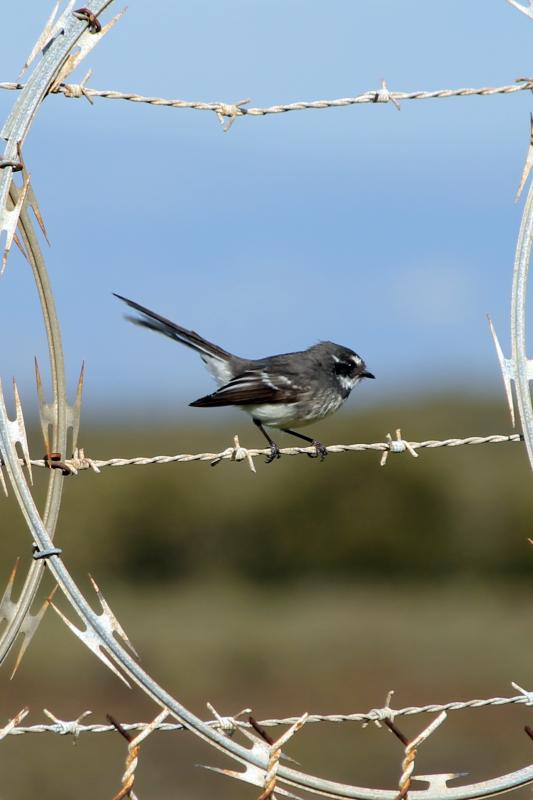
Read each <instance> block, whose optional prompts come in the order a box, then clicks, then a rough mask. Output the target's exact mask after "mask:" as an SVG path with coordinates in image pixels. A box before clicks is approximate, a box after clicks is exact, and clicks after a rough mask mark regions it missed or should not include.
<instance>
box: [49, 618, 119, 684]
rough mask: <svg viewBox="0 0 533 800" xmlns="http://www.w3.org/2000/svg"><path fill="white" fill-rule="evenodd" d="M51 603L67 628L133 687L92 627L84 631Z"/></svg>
mask: <svg viewBox="0 0 533 800" xmlns="http://www.w3.org/2000/svg"><path fill="white" fill-rule="evenodd" d="M50 605H51V606H52V608H53V609H54V611H55V612H56V613H57V614H58V616H59V617H60V618H61V619H62V620H63V622H64V623H65V625H66V626H67V628H69V629H70V630H71V631H72V633H73V634H74V635H75V636H77V637H78V639H80V640H81V641H82V642H83V643H84V644H85V645H86V646H87V647H88V648H89V650H92V652H93V653H94V654H95V656H97V657H98V658H99V659H100V661H102V662H103V663H104V664H105V665H106V667H108V668H109V669H110V670H111V672H114V673H115V675H117V677H119V678H120V680H121V681H122V682H123V683H124V684H125V685H126V686H127V687H128V689H131V686H130V684H129V683H128V681H127V680H126V678H125V677H124V675H122V673H121V672H119V670H118V669H117V668H116V667H115V665H114V664H113V662H112V661H111V660H110V659H109V658H108V657H107V656H106V655H105V653H104V652H103V651H102V647H101V645H100V642H99V641H98V639H97V637H96V636H95V634H94V633H93V632H92V631H91V630H90V628H87V629H86V630H84V631H82V630H80V629H79V628H77V627H76V626H75V625H74V624H73V623H72V622H71V621H70V620H69V619H68V618H67V617H66V616H65V615H64V614H63V612H62V611H60V610H59V608H58V607H57V606H56V604H55V603H51V604H50Z"/></svg>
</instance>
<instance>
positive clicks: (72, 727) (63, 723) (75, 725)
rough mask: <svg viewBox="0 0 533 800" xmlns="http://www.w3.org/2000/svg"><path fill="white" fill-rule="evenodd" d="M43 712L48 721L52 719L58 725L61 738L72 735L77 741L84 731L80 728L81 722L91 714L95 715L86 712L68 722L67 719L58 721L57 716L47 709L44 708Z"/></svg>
mask: <svg viewBox="0 0 533 800" xmlns="http://www.w3.org/2000/svg"><path fill="white" fill-rule="evenodd" d="M43 711H44V713H45V714H46V716H47V717H48V719H51V720H52V722H54V723H55V724H56V725H57V732H58V733H59V734H60V736H68V735H69V734H70V735H71V736H74V738H75V739H77V738H78V737H79V735H80V733H81V731H82V728H81V726H80V722H81V721H82V719H85V717H88V716H89V715H90V714H92V713H93V712H92V711H84V712H83V714H80V716H79V717H77V719H68V720H67V719H58V718H57V717H56V716H55V714H52V712H51V711H48V709H47V708H43Z"/></svg>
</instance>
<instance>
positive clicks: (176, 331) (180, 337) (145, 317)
mask: <svg viewBox="0 0 533 800" xmlns="http://www.w3.org/2000/svg"><path fill="white" fill-rule="evenodd" d="M113 294H114V295H115V297H118V299H119V300H122V301H123V302H124V303H126V304H127V305H128V306H129V307H130V308H133V309H134V310H135V311H137V312H138V313H139V314H140V316H139V317H132V316H128V317H127V319H129V320H130V322H133V323H135V325H141V326H142V327H143V328H149V329H150V330H151V331H157V333H162V334H164V335H165V336H168V337H169V338H170V339H174V340H175V341H176V342H181V344H184V345H185V346H186V347H191V348H192V349H193V350H196V351H197V352H198V353H200V355H201V356H202V357H205V359H208V360H211V359H213V358H214V359H217V360H218V361H224V362H226V361H228V360H229V359H230V358H233V356H232V354H231V353H228V352H227V350H223V349H222V347H219V346H218V345H217V344H213V342H208V341H207V339H204V338H203V336H200V334H199V333H196V331H189V330H187V328H182V327H181V325H177V324H176V323H175V322H171V321H170V320H169V319H166V318H165V317H161V316H160V315H159V314H156V313H155V311H150V309H149V308H146V307H145V306H141V305H140V304H139V303H135V302H134V301H133V300H128V298H127V297H122V295H120V294H115V292H113ZM205 359H204V360H205Z"/></svg>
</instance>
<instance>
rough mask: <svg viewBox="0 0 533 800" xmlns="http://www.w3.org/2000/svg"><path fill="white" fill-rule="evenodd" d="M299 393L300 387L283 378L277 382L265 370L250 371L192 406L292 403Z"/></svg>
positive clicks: (201, 398)
mask: <svg viewBox="0 0 533 800" xmlns="http://www.w3.org/2000/svg"><path fill="white" fill-rule="evenodd" d="M276 384H278V385H276ZM298 392H299V390H298V387H297V386H295V385H294V384H293V383H292V381H290V380H287V379H286V378H284V377H283V376H281V377H280V378H279V380H278V381H276V379H275V378H274V377H273V376H271V375H269V374H268V373H267V372H265V371H263V370H248V371H247V372H243V373H241V374H240V375H237V376H236V377H235V378H233V380H231V381H230V382H229V383H226V384H225V385H224V386H221V387H220V389H217V391H216V392H213V393H212V394H208V395H206V396H205V397H200V398H199V399H198V400H195V401H194V403H190V405H191V406H197V407H207V406H244V405H258V404H260V403H291V402H295V401H296V400H297V399H298Z"/></svg>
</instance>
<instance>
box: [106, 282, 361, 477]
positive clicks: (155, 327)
mask: <svg viewBox="0 0 533 800" xmlns="http://www.w3.org/2000/svg"><path fill="white" fill-rule="evenodd" d="M113 294H114V296H115V297H117V298H118V299H119V300H122V302H124V303H126V305H128V306H129V307H130V308H132V309H133V310H134V311H136V312H137V314H138V316H131V315H128V316H127V317H126V318H127V319H128V320H129V321H130V322H133V323H134V324H136V325H140V326H141V327H143V328H148V329H149V330H152V331H156V332H157V333H162V334H163V335H164V336H168V337H169V338H170V339H174V341H176V342H180V343H181V344H183V345H185V346H186V347H190V348H191V349H192V350H195V351H196V352H197V353H198V354H199V355H200V358H201V359H202V361H203V362H204V364H205V365H206V367H207V369H208V370H209V371H210V372H211V374H212V375H213V377H214V378H215V380H216V381H217V383H218V384H219V388H218V389H217V390H216V391H215V392H212V393H211V394H208V395H205V396H204V397H200V398H198V400H194V401H193V402H192V403H189V405H190V406H193V407H195V408H212V407H216V406H238V407H240V408H241V409H242V410H243V411H246V412H247V413H248V414H250V415H251V417H252V421H253V423H254V425H256V426H257V427H258V428H259V430H260V431H261V433H262V434H263V436H264V437H265V439H266V440H267V442H268V444H269V447H270V453H269V455H268V456H267V458H266V463H267V464H269V463H271V462H272V461H274V460H275V459H278V458H279V457H280V455H281V453H280V449H279V446H278V445H277V444H276V442H275V441H274V440H273V439H272V437H271V436H270V434H269V433H268V432H267V431H266V430H265V427H264V426H267V427H269V428H277V429H279V430H282V431H283V432H284V433H288V434H290V435H292V436H296V437H297V438H298V439H303V440H304V441H305V442H308V443H310V444H312V445H313V447H314V448H315V452H314V453H308V455H309V456H311V457H312V458H317V457H318V456H320V460H321V461H323V460H324V458H325V456H326V455H327V453H328V451H327V449H326V448H325V447H324V445H323V444H322V443H321V442H320V441H319V440H318V439H315V438H313V437H311V436H306V435H305V434H303V433H299V432H298V431H295V430H292V427H293V426H294V427H297V428H301V427H303V426H306V425H309V424H310V423H313V422H316V421H318V420H321V419H323V418H324V417H327V416H329V415H330V414H333V413H334V412H335V411H337V410H338V409H339V408H340V407H341V406H342V404H343V403H344V401H345V400H346V399H347V398H348V396H349V395H350V392H351V391H352V389H353V388H354V387H355V386H357V384H358V383H359V382H360V381H361V380H362V379H363V378H375V375H373V374H372V373H371V372H369V371H368V370H367V368H366V364H365V362H364V361H363V359H362V358H361V357H360V356H359V355H357V353H355V352H354V351H353V350H351V349H350V348H349V347H344V346H343V345H340V344H335V343H334V342H318V343H317V344H314V345H312V346H311V347H309V348H308V349H307V350H302V351H300V352H296V353H282V354H281V355H274V356H268V357H267V358H258V359H246V358H240V357H239V356H235V355H233V354H232V353H229V352H228V351H227V350H224V349H223V348H222V347H219V345H217V344H213V342H209V341H208V340H207V339H204V338H203V336H200V334H198V333H196V332H195V331H192V330H188V329H187V328H183V327H182V326H181V325H178V324H177V323H175V322H172V321H171V320H169V319H166V318H165V317H162V316H160V315H159V314H157V313H156V312H155V311H151V310H150V309H149V308H146V306H142V305H141V304H140V303H136V302H135V301H134V300H129V299H128V298H127V297H123V296H122V295H120V294H116V293H115V292H113Z"/></svg>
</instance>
